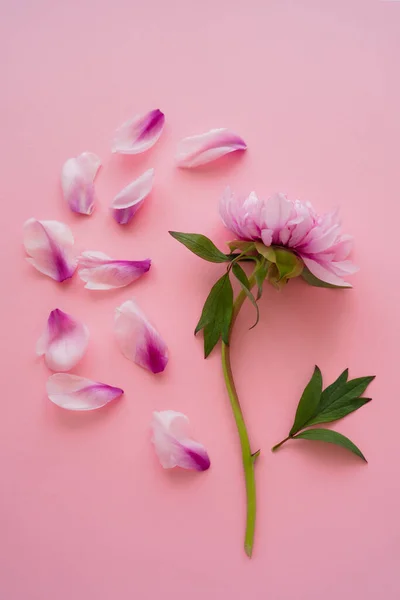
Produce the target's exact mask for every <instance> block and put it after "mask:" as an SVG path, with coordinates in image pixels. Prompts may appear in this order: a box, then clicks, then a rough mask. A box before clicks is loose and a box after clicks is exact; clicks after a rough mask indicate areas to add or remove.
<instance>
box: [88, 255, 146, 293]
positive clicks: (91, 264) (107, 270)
mask: <svg viewBox="0 0 400 600" xmlns="http://www.w3.org/2000/svg"><path fill="white" fill-rule="evenodd" d="M150 267H151V260H150V259H145V260H114V259H112V258H110V257H109V256H107V255H106V254H104V253H103V252H96V251H87V252H83V253H82V255H81V256H80V258H79V266H78V275H79V277H80V278H81V279H82V281H85V282H86V285H85V288H86V289H89V290H110V289H115V288H120V287H125V286H127V285H129V284H130V283H132V282H134V281H136V280H137V279H139V277H141V276H142V275H143V274H144V273H147V271H148V270H149V269H150Z"/></svg>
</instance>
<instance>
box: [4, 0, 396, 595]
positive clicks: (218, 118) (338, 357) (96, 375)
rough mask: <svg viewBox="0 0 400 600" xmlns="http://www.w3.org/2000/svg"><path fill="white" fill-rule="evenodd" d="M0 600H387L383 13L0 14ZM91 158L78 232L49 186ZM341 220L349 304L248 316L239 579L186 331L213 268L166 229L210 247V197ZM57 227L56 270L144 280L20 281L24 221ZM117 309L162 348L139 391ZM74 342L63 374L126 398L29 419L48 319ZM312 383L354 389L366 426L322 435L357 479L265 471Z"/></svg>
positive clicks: (26, 269) (205, 385) (296, 301)
mask: <svg viewBox="0 0 400 600" xmlns="http://www.w3.org/2000/svg"><path fill="white" fill-rule="evenodd" d="M0 8H1V18H0V50H1V63H2V67H1V73H2V75H1V93H0V125H1V126H0V132H1V144H0V194H1V199H2V220H1V229H2V235H1V238H0V243H1V257H2V263H1V269H2V293H1V296H0V303H1V305H0V306H1V315H2V331H1V340H0V344H1V359H2V367H3V368H2V379H1V383H2V393H1V397H2V403H3V410H2V413H1V419H0V444H1V452H0V461H1V462H0V473H1V480H2V492H1V500H0V507H1V508H0V511H1V514H0V518H1V522H0V530H1V540H2V541H1V545H0V597H1V599H2V600H47V599H50V598H54V599H56V600H71V599H72V598H73V599H75V600H88V599H96V600H110V599H115V600H128V599H129V600H130V599H133V598H137V599H140V600H147V599H149V600H153V599H154V598H157V597H162V598H166V599H167V600H172V599H173V600H186V599H189V598H190V600H204V599H206V598H207V599H208V598H209V599H211V600H213V599H220V598H224V597H226V598H230V599H232V600H244V599H247V598H251V599H252V600H264V599H270V600H288V599H289V598H296V599H298V600H321V599H323V600H337V599H338V598H346V599H347V598H348V599H349V600H350V599H352V600H353V599H357V600H358V599H363V600H376V599H377V598H385V600H397V599H398V598H399V597H400V576H399V571H398V568H399V567H398V565H399V558H400V524H399V506H400V480H399V421H400V399H399V392H398V370H399V367H398V362H399V357H398V348H399V334H400V319H399V303H400V285H399V281H398V256H399V231H398V219H399V217H400V203H399V182H400V175H399V171H400V170H399V160H400V154H399V136H400V117H399V114H400V112H399V107H400V83H399V65H400V2H395V1H392V2H390V1H386V2H385V1H379V0H247V1H246V2H244V1H238V0H233V1H232V0H230V1H228V0H202V1H201V2H193V1H188V0H169V1H165V0H146V1H143V2H141V1H139V0H113V2H108V1H106V0H97V1H95V0H80V1H77V0H69V1H68V2H63V3H62V2H56V1H54V0H36V1H35V2H32V1H28V0H19V1H18V2H16V1H14V2H12V1H11V0H8V1H6V0H2V2H1V4H0ZM152 108H160V109H161V110H163V111H164V112H165V114H166V117H167V124H166V128H165V131H164V133H163V135H162V137H161V139H160V141H159V142H158V143H157V145H156V146H155V147H154V148H153V149H152V150H151V151H149V152H147V153H145V154H143V155H140V156H132V157H129V156H128V157H120V156H112V155H111V153H110V147H111V139H112V135H113V131H114V129H115V128H116V127H117V126H118V125H120V124H121V123H122V122H123V121H124V120H126V119H128V118H130V117H131V116H133V115H134V114H137V113H143V112H146V111H147V110H150V109H152ZM213 127H229V128H230V129H232V130H233V131H235V132H236V133H238V134H239V135H241V136H243V138H244V139H245V140H246V142H247V143H248V147H249V149H248V151H247V152H246V153H245V154H244V155H242V156H229V157H227V158H226V159H222V160H221V161H220V162H219V163H215V164H214V165H211V166H209V167H206V168H203V169H202V170H198V171H196V172H195V171H191V172H188V171H182V170H178V169H176V168H175V163H174V154H175V150H176V146H177V143H178V141H179V140H180V139H181V138H182V137H185V136H187V135H192V134H196V133H201V132H203V131H207V130H209V129H211V128H213ZM85 150H89V151H92V152H95V153H97V154H98V155H99V156H100V157H102V160H103V165H104V166H103V169H102V172H101V173H100V174H99V176H98V182H97V190H98V196H99V202H98V205H97V207H96V209H95V212H94V214H93V216H92V217H88V218H86V217H80V216H77V215H74V214H72V213H71V212H70V211H69V209H68V207H67V205H66V204H65V203H64V202H63V200H62V198H61V192H60V183H59V176H60V170H61V166H62V164H63V162H64V161H65V160H66V158H68V157H70V156H76V155H77V154H79V153H80V152H82V151H85ZM150 167H154V168H155V173H156V175H155V186H154V190H153V192H152V194H151V196H150V197H149V198H148V199H147V201H146V204H145V206H144V207H143V209H142V210H141V212H140V213H138V214H137V215H136V216H135V218H134V220H133V221H132V223H131V225H130V226H127V227H125V228H122V227H119V226H118V225H117V224H116V223H115V222H114V220H113V219H112V218H111V216H110V214H109V212H108V205H109V203H110V202H111V200H112V198H113V196H114V195H115V194H116V193H117V192H118V191H120V189H122V188H123V187H124V186H125V185H127V184H128V183H129V182H130V181H131V180H133V179H134V178H136V177H137V176H139V175H140V174H141V173H142V172H143V171H145V170H146V169H148V168H150ZM228 183H229V184H230V185H231V186H232V187H233V188H234V189H235V190H237V191H239V192H240V191H241V192H246V191H247V192H248V191H250V190H251V189H255V190H256V191H257V192H258V193H259V194H260V195H269V194H271V193H273V192H274V191H282V192H285V193H287V194H288V195H289V197H293V198H294V197H298V198H300V199H303V200H310V201H311V202H312V203H313V204H314V205H315V207H316V208H317V209H318V210H320V211H325V210H328V209H331V208H333V207H335V206H340V210H341V215H342V218H343V223H344V229H345V231H346V232H348V233H351V234H353V235H354V237H355V240H356V245H355V252H354V260H355V261H356V262H357V263H358V264H359V265H360V272H359V274H357V275H356V276H354V277H353V278H352V283H353V284H354V289H353V290H351V291H343V292H342V291H331V290H316V289H313V288H310V287H307V286H306V285H305V284H303V283H302V282H300V281H296V282H293V283H291V284H290V285H289V286H288V288H287V289H285V290H284V292H282V293H280V294H279V293H277V292H275V291H274V290H273V289H267V290H266V292H265V295H264V297H263V298H262V300H261V303H260V308H261V314H262V317H261V321H260V323H259V325H258V326H257V328H256V329H254V330H252V331H250V332H249V331H248V328H249V326H250V325H251V324H252V319H253V316H254V315H253V312H252V311H253V309H252V307H251V306H248V307H246V308H245V309H244V311H243V314H242V315H241V317H240V320H239V323H238V327H237V331H236V334H235V337H234V341H233V350H232V352H233V367H234V370H235V373H236V378H237V385H238V390H239V393H240V395H241V398H242V403H243V410H244V412H245V416H246V419H247V422H248V426H249V431H250V435H251V441H252V446H253V449H254V450H257V449H258V448H261V456H260V458H259V462H258V464H257V498H258V522H257V533H256V543H255V549H254V557H253V559H252V560H251V561H249V560H248V559H247V558H246V556H245V554H244V552H243V548H242V544H243V532H244V516H245V497H244V485H243V476H242V465H241V456H240V448H239V445H238V438H237V433H236V430H235V426H234V422H233V419H232V415H231V411H230V407H229V402H228V399H227V396H226V393H225V389H224V385H223V379H222V375H221V369H220V359H219V356H218V352H216V353H214V354H213V355H212V356H211V357H210V358H209V359H208V360H207V361H204V360H203V358H202V341H201V339H196V338H195V337H194V336H193V329H194V326H195V324H196V322H197V319H198V316H199V314H200V311H201V307H202V304H203V301H204V299H205V297H206V295H207V293H208V291H209V288H210V286H211V284H212V283H213V282H214V281H215V279H216V278H217V277H218V276H219V275H220V274H221V273H222V269H223V267H221V266H219V265H213V264H210V263H205V262H203V261H201V260H200V259H198V258H196V257H195V256H194V255H191V254H190V253H189V252H188V251H187V250H185V249H184V248H183V247H182V246H180V245H179V244H178V243H177V242H176V241H174V240H173V239H172V238H170V237H169V235H168V233H167V231H168V230H169V229H175V230H181V231H195V232H203V233H204V234H206V235H209V236H210V237H212V238H213V239H214V240H216V241H217V242H218V243H219V244H220V246H221V247H223V243H224V241H226V240H228V239H229V237H230V236H229V233H228V232H226V231H225V230H224V228H223V226H222V225H221V223H220V221H219V217H218V214H217V203H218V199H219V197H220V194H221V192H222V190H223V188H224V186H225V185H226V184H228ZM32 216H34V217H36V218H39V219H58V220H61V221H65V222H66V223H68V224H69V225H70V226H71V228H72V230H73V232H74V235H75V237H76V246H77V250H78V251H80V250H86V249H89V250H91V249H93V250H101V251H103V252H105V253H107V254H109V255H111V256H113V257H115V258H130V259H143V258H147V257H151V258H152V259H153V267H152V269H151V271H150V272H149V273H148V274H147V275H146V276H144V277H143V278H142V279H141V280H140V281H138V282H137V283H135V284H134V285H133V286H131V287H130V288H126V289H122V290H118V291H115V292H110V293H107V292H104V293H102V292H90V291H88V290H84V289H83V283H82V282H81V281H80V280H79V279H78V278H77V277H76V278H74V280H73V281H71V282H70V283H66V284H65V285H59V284H57V283H55V282H53V281H51V280H50V279H48V278H46V277H44V276H42V275H41V274H39V273H37V272H36V271H35V270H34V269H33V268H32V267H31V266H30V265H29V264H28V263H27V262H26V261H25V259H24V251H23V248H22V224H23V222H24V221H25V220H26V219H27V218H29V217H32ZM131 297H135V298H136V299H137V301H138V303H139V304H140V305H141V306H142V307H143V308H144V309H145V310H146V312H147V314H148V316H149V318H150V319H151V320H152V321H153V322H154V324H155V325H156V326H157V328H158V329H159V330H160V332H161V333H162V335H163V336H164V338H165V339H166V340H167V342H168V345H169V349H170V362H169V365H168V367H167V369H166V371H165V373H164V374H162V375H161V376H153V375H152V374H150V373H147V372H145V371H144V370H142V369H140V368H139V367H137V366H136V365H134V364H132V363H130V362H129V361H127V360H126V359H124V357H123V356H122V355H121V354H120V353H119V351H118V348H117V346H116V342H115V339H114V336H113V312H114V308H115V307H116V306H118V305H119V304H121V302H122V301H124V300H126V299H129V298H131ZM56 307H59V308H61V309H62V310H64V311H67V312H68V313H70V314H72V315H74V316H75V317H76V318H79V319H82V320H83V321H84V322H85V323H86V324H87V325H88V327H89V329H90V332H91V340H90V344H89V350H88V353H87V355H86V357H85V358H84V360H83V362H82V363H81V364H80V365H79V367H78V368H76V369H75V371H74V372H76V373H77V374H80V375H84V376H87V377H90V378H92V379H99V380H101V381H104V382H106V383H109V384H111V385H116V386H120V387H122V388H124V389H125V392H126V393H125V396H124V397H123V398H122V399H121V400H120V401H118V402H117V403H115V404H114V405H113V406H109V407H108V408H106V409H104V410H101V411H98V412H96V413H92V414H73V413H67V412H64V411H62V410H61V409H59V408H58V407H56V406H53V405H52V404H51V403H50V402H49V400H48V399H47V398H46V396H45V382H46V379H47V377H48V375H49V372H48V371H47V369H46V367H45V365H44V363H43V361H42V359H39V358H37V357H36V356H35V354H34V348H35V343H36V340H37V338H38V336H39V334H40V333H41V331H42V329H43V327H44V324H45V321H46V318H47V316H48V313H49V311H50V310H52V309H53V308H56ZM316 363H317V364H318V365H319V366H320V367H321V369H322V372H323V374H324V376H325V381H326V382H327V383H329V382H331V381H332V380H333V378H335V377H336V376H337V375H338V374H339V372H341V370H343V369H344V368H345V367H346V366H349V367H350V374H351V376H353V377H357V376H361V375H368V374H376V375H377V379H376V381H375V382H374V383H373V384H372V385H371V387H370V393H371V394H372V395H373V398H374V400H373V402H372V403H371V404H369V405H368V406H366V407H365V408H363V409H361V410H360V411H359V412H358V413H356V414H355V415H351V416H349V417H348V418H346V419H345V420H343V421H342V422H340V423H338V424H337V425H336V429H337V430H338V431H340V432H342V433H343V434H345V435H348V436H350V437H351V438H352V439H353V441H354V442H355V443H356V444H358V445H359V446H360V448H361V449H362V450H363V451H364V452H365V454H366V456H367V458H368V459H369V464H368V465H364V464H363V463H362V462H361V461H360V460H358V459H357V458H356V457H354V456H352V455H351V454H349V453H346V452H345V451H343V450H341V449H338V448H334V447H331V446H328V445H323V444H322V443H313V442H306V441H298V442H292V443H290V444H287V446H286V447H284V448H283V449H282V450H281V451H280V452H279V453H277V454H276V455H273V454H271V452H270V448H271V446H272V445H273V444H274V443H276V442H277V441H279V440H280V439H281V438H282V437H284V436H285V434H286V433H287V431H288V429H289V428H290V425H291V421H292V419H293V415H294V411H295V407H296V404H297V401H298V399H299V396H300V394H301V391H302V388H303V386H304V384H305V383H306V382H307V380H308V378H309V376H310V375H311V373H312V369H313V367H314V364H316ZM163 409H174V410H178V411H182V412H184V413H186V414H187V415H188V416H189V418H190V420H191V425H192V431H193V435H194V436H195V437H196V438H197V439H199V440H200V441H202V442H203V443H204V444H205V446H206V447H207V449H208V451H209V454H210V457H211V461H212V466H211V469H210V470H209V471H207V472H205V473H200V474H199V473H191V472H184V471H179V470H175V471H164V470H163V469H162V468H161V467H160V465H159V463H158V461H157V458H156V456H155V454H154V451H153V448H152V446H151V444H150V442H149V437H150V434H149V423H150V420H151V415H152V411H153V410H163Z"/></svg>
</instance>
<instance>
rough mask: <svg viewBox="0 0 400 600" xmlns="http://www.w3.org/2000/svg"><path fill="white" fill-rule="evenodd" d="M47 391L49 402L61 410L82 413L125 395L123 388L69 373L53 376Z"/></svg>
mask: <svg viewBox="0 0 400 600" xmlns="http://www.w3.org/2000/svg"><path fill="white" fill-rule="evenodd" d="M46 389H47V395H48V397H49V400H51V401H52V402H53V403H54V404H57V406H60V408H64V409H65V410H82V411H85V410H96V409H98V408H101V407H102V406H105V405H106V404H108V403H109V402H112V400H115V399H116V398H119V397H120V396H121V395H122V394H123V393H124V391H123V390H122V389H121V388H118V387H114V386H111V385H107V384H105V383H99V382H98V381H93V380H91V379H86V377H78V375H70V374H69V373H55V374H54V375H51V377H49V378H48V380H47V384H46Z"/></svg>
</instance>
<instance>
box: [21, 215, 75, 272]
mask: <svg viewBox="0 0 400 600" xmlns="http://www.w3.org/2000/svg"><path fill="white" fill-rule="evenodd" d="M73 244H74V238H73V235H72V233H71V230H70V228H69V227H67V225H64V223H60V222H59V221H37V220H36V219H28V221H26V222H25V224H24V246H25V250H26V252H27V254H29V256H30V258H28V259H27V260H28V262H30V263H31V264H32V265H33V266H34V267H35V269H37V270H38V271H40V272H41V273H44V274H45V275H48V277H51V278H52V279H55V280H56V281H60V282H61V281H64V280H65V279H69V278H70V277H72V275H73V274H74V273H75V269H76V264H77V260H76V259H75V258H74V257H73V256H72V247H73Z"/></svg>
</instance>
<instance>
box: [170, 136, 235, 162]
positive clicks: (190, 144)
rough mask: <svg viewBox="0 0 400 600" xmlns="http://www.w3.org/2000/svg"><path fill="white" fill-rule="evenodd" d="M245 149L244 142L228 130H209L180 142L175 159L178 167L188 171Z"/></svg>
mask: <svg viewBox="0 0 400 600" xmlns="http://www.w3.org/2000/svg"><path fill="white" fill-rule="evenodd" d="M246 148H247V144H246V142H245V141H244V140H242V138H241V137H239V136H238V135H236V134H235V133H232V132H231V131H229V130H228V129H225V128H221V129H211V131H208V132H207V133H201V134H199V135H193V136H190V137H187V138H184V139H183V140H181V142H180V143H179V145H178V152H177V156H176V159H177V163H178V166H179V167H183V168H187V169H190V168H193V167H199V166H201V165H205V164H206V163H209V162H211V161H213V160H216V159H217V158H220V157H221V156H224V155H225V154H229V153H230V152H235V151H236V150H246Z"/></svg>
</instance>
